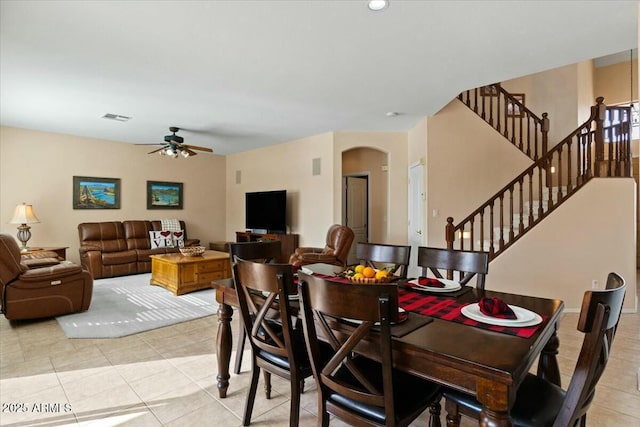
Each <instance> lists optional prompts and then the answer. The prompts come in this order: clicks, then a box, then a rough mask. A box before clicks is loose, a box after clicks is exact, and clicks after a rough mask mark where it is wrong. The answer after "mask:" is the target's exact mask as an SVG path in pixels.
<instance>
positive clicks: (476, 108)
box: [473, 88, 478, 114]
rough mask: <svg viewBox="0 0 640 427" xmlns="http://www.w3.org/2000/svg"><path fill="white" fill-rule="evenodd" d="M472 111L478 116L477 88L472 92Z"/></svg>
mask: <svg viewBox="0 0 640 427" xmlns="http://www.w3.org/2000/svg"><path fill="white" fill-rule="evenodd" d="M473 111H474V112H475V113H476V114H478V88H475V89H474V90H473Z"/></svg>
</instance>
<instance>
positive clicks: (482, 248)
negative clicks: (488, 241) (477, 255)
mask: <svg viewBox="0 0 640 427" xmlns="http://www.w3.org/2000/svg"><path fill="white" fill-rule="evenodd" d="M484 210H485V208H482V210H481V211H480V250H481V251H484V250H485V249H484Z"/></svg>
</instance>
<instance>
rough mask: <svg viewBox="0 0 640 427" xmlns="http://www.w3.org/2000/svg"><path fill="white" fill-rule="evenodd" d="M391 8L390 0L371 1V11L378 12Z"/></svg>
mask: <svg viewBox="0 0 640 427" xmlns="http://www.w3.org/2000/svg"><path fill="white" fill-rule="evenodd" d="M387 7H389V0H369V10H373V11H374V12H378V11H380V10H382V9H385V8H387Z"/></svg>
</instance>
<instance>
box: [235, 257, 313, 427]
mask: <svg viewBox="0 0 640 427" xmlns="http://www.w3.org/2000/svg"><path fill="white" fill-rule="evenodd" d="M233 278H234V280H235V286H236V294H237V295H238V305H239V306H240V313H241V314H242V321H243V323H244V329H245V332H246V334H247V337H248V338H249V343H250V344H251V349H252V352H251V384H250V386H249V392H248V394H247V401H246V403H245V410H244V415H243V419H242V425H244V426H247V425H249V424H250V422H251V414H252V412H253V405H254V402H255V398H256V390H257V387H258V380H259V378H260V369H263V370H264V371H265V373H268V374H269V375H270V374H275V375H278V376H279V377H281V378H284V379H287V380H289V382H290V384H291V408H290V414H289V423H290V425H291V426H297V425H298V419H299V415H300V394H301V393H302V386H303V380H304V379H305V378H307V377H310V376H311V375H312V370H311V364H310V362H309V358H308V357H307V353H306V349H305V344H304V335H303V332H302V329H301V328H297V329H295V328H294V324H292V318H294V319H295V318H296V315H295V314H294V313H293V312H292V309H291V306H290V304H289V295H291V294H296V293H297V289H296V287H295V285H294V282H293V266H291V265H290V264H262V263H257V262H252V261H247V260H243V259H241V258H237V257H236V258H235V262H234V265H233ZM269 375H265V382H266V381H267V380H268V378H269ZM269 398H270V396H269V392H268V391H267V399H269Z"/></svg>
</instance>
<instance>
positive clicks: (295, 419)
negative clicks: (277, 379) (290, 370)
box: [289, 380, 304, 427]
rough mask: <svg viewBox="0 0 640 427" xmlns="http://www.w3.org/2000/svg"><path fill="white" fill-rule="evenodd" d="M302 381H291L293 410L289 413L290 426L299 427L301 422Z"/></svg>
mask: <svg viewBox="0 0 640 427" xmlns="http://www.w3.org/2000/svg"><path fill="white" fill-rule="evenodd" d="M303 384H304V382H303V380H302V381H291V409H290V411H289V426H290V427H297V426H298V423H299V421H300V394H301V393H302V390H301V385H303Z"/></svg>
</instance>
